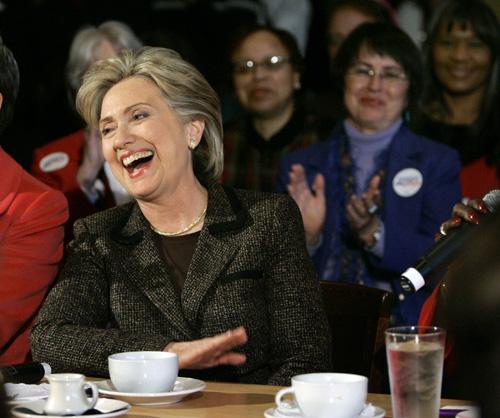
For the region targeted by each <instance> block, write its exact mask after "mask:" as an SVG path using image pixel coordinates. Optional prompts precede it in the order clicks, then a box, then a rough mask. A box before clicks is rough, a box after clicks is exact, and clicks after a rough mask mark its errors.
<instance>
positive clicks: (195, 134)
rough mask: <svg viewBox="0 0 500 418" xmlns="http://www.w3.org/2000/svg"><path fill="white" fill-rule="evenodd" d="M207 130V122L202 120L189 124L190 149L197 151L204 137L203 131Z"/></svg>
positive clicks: (188, 138)
mask: <svg viewBox="0 0 500 418" xmlns="http://www.w3.org/2000/svg"><path fill="white" fill-rule="evenodd" d="M204 130H205V121H204V120H201V119H195V120H192V121H190V122H188V123H187V133H188V135H187V140H188V147H189V148H191V149H195V148H196V147H197V146H198V145H199V143H200V141H201V138H202V137H203V131H204Z"/></svg>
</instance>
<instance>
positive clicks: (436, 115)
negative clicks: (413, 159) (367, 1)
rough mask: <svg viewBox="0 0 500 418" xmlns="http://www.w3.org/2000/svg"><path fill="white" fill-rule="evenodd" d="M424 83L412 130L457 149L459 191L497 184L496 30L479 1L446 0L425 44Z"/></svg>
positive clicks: (499, 34)
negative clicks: (424, 86) (421, 101)
mask: <svg viewBox="0 0 500 418" xmlns="http://www.w3.org/2000/svg"><path fill="white" fill-rule="evenodd" d="M424 52H425V73H426V75H427V80H428V83H427V86H426V88H425V95H424V100H423V105H422V108H421V112H420V113H419V115H417V117H416V118H415V121H414V127H415V130H416V131H417V132H419V133H421V134H422V135H426V136H429V137H430V138H432V139H435V140H436V141H439V142H442V143H444V144H447V145H450V146H452V147H453V148H455V149H457V150H458V152H459V153H460V158H461V161H462V165H463V169H462V172H461V184H462V193H463V195H464V196H465V197H469V198H474V197H482V196H483V195H484V194H485V193H486V192H488V190H490V189H493V188H498V187H499V186H500V140H499V132H500V119H499V117H498V107H499V105H500V89H499V87H500V29H499V25H498V20H497V18H496V17H495V15H494V13H493V12H492V11H491V10H490V9H489V7H488V6H486V5H485V4H484V3H483V2H482V1H480V0H453V1H447V2H445V3H444V4H443V5H442V7H441V8H440V9H438V10H437V11H436V13H435V15H434V17H433V19H432V21H431V24H430V28H429V31H428V37H427V41H426V43H425V46H424Z"/></svg>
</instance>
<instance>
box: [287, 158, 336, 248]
mask: <svg viewBox="0 0 500 418" xmlns="http://www.w3.org/2000/svg"><path fill="white" fill-rule="evenodd" d="M289 177H290V182H289V183H288V186H287V190H288V193H289V194H290V196H292V198H293V199H294V200H295V202H296V203H297V206H298V207H299V209H300V213H301V215H302V221H303V222H304V230H305V233H306V242H307V245H314V244H316V243H317V242H318V240H319V236H320V234H321V230H322V228H323V224H324V223H325V217H326V200H325V178H324V177H323V175H321V174H318V175H317V176H316V177H315V178H314V182H313V185H312V190H311V189H310V188H309V185H308V184H307V178H306V173H305V170H304V167H303V166H302V165H301V164H294V165H292V168H291V170H290V173H289Z"/></svg>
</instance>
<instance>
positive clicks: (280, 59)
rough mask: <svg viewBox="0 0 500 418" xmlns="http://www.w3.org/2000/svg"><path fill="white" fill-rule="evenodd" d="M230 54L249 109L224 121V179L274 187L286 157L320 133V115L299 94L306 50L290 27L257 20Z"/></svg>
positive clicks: (241, 95)
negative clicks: (310, 110) (316, 116)
mask: <svg viewBox="0 0 500 418" xmlns="http://www.w3.org/2000/svg"><path fill="white" fill-rule="evenodd" d="M230 58H231V64H232V71H233V83H234V88H235V91H236V95H237V96H238V100H239V103H240V105H241V107H242V108H243V111H244V114H243V115H242V116H241V117H240V118H238V119H237V120H234V121H232V122H230V123H228V124H226V126H225V127H224V131H225V133H224V153H225V161H224V174H223V181H224V183H225V184H227V185H230V186H233V187H241V188H247V189H255V190H262V191H271V190H272V188H273V186H274V184H275V183H276V174H277V170H278V163H279V160H280V158H281V157H282V156H283V155H284V154H286V153H289V152H290V151H293V150H295V149H298V148H303V147H304V146H306V145H310V144H312V143H314V142H316V141H317V140H318V136H319V135H318V133H317V127H316V125H315V119H314V118H313V117H312V116H311V115H309V114H308V113H307V111H306V110H305V109H304V106H302V103H301V101H300V100H299V99H298V98H297V93H298V91H299V89H300V75H301V72H302V65H303V60H302V56H301V54H300V51H299V49H298V47H297V43H296V41H295V39H294V37H293V36H292V35H291V34H290V33H288V32H286V31H284V30H282V29H276V28H272V27H269V26H254V27H250V28H247V29H246V30H245V31H243V32H242V33H241V34H239V36H238V37H237V38H236V39H235V41H234V43H233V46H232V48H231V53H230Z"/></svg>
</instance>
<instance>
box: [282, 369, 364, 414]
mask: <svg viewBox="0 0 500 418" xmlns="http://www.w3.org/2000/svg"><path fill="white" fill-rule="evenodd" d="M367 393H368V378H367V377H365V376H360V375H356V374H347V373H309V374H301V375H298V376H294V377H292V386H291V387H288V388H285V389H281V390H280V391H279V392H278V393H277V394H276V397H275V401H276V405H277V406H278V410H279V409H280V406H281V408H282V409H286V407H285V406H284V405H282V404H283V401H282V398H283V396H285V395H287V394H293V396H294V397H295V400H296V401H297V405H298V406H299V409H300V411H301V412H302V415H303V416H304V417H305V418H352V417H356V416H358V415H359V414H360V413H361V412H362V411H363V408H364V405H365V402H366V397H367Z"/></svg>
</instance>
